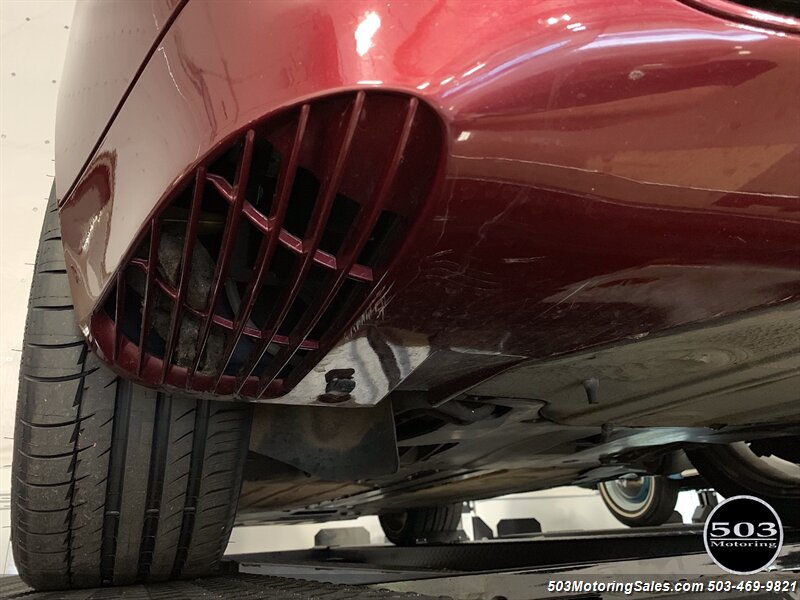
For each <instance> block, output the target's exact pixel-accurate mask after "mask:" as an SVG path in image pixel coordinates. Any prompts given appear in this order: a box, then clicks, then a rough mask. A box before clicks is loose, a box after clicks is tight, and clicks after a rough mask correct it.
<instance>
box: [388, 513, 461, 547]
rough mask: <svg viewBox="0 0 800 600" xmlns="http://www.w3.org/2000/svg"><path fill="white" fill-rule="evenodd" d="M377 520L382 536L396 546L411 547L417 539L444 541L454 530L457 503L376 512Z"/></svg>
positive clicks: (456, 528) (459, 516) (459, 518)
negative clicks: (381, 529) (385, 512)
mask: <svg viewBox="0 0 800 600" xmlns="http://www.w3.org/2000/svg"><path fill="white" fill-rule="evenodd" d="M380 522H381V527H382V528H383V533H384V534H386V538H387V539H388V540H389V541H390V542H392V543H393V544H395V545H397V546H413V545H415V544H416V543H417V542H418V541H427V542H444V541H448V540H450V539H451V538H453V537H454V535H455V533H456V531H458V524H459V523H460V522H461V502H459V503H457V504H448V505H446V506H432V507H427V508H410V509H408V510H406V511H403V512H398V513H387V514H383V515H380Z"/></svg>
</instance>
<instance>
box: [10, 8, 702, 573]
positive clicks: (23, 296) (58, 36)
mask: <svg viewBox="0 0 800 600" xmlns="http://www.w3.org/2000/svg"><path fill="white" fill-rule="evenodd" d="M131 1H133V0H131ZM73 8H74V2H73V1H72V0H51V1H40V0H36V1H34V0H0V573H3V572H14V569H13V565H12V561H11V555H10V548H9V541H8V532H9V511H8V506H9V495H8V494H9V486H10V480H11V472H10V465H11V448H12V437H13V422H14V411H15V403H16V396H17V384H18V381H17V377H18V372H19V366H20V348H21V346H22V334H23V329H24V324H25V315H26V310H27V300H28V294H29V290H30V283H31V274H32V268H33V260H34V256H35V252H36V245H37V240H38V236H39V230H40V228H41V222H42V218H43V211H44V209H45V206H46V202H47V197H48V193H49V191H50V186H51V185H52V182H53V172H54V171H53V134H54V125H55V106H56V96H57V91H58V84H59V79H60V76H61V66H62V62H63V57H64V53H65V49H66V45H67V39H68V36H69V26H70V23H71V19H72V12H73ZM556 498H557V500H556ZM694 505H696V501H694V497H693V495H686V494H684V495H682V499H681V503H680V505H679V509H680V510H681V512H682V513H683V514H684V517H687V516H690V515H691V512H692V510H693V508H694ZM476 512H477V514H478V515H480V516H481V517H482V518H483V519H484V520H485V521H486V522H487V523H488V524H489V525H490V526H494V525H495V524H496V522H497V520H498V519H500V518H504V517H509V516H513V517H522V516H536V517H537V518H539V519H540V521H541V522H542V524H543V526H544V528H545V529H546V530H550V531H552V530H557V529H584V528H585V529H602V528H609V527H616V526H618V523H617V522H616V521H615V520H614V519H613V517H611V515H610V514H609V513H608V511H607V510H606V509H605V507H604V506H603V504H602V502H601V501H600V500H599V497H598V496H597V494H596V493H594V492H591V491H587V490H581V489H578V488H564V489H561V490H549V491H547V492H543V493H539V494H527V495H523V496H514V497H510V498H505V499H498V500H491V501H486V502H481V503H478V504H477V508H476ZM352 524H353V523H344V522H343V523H336V524H331V525H329V527H345V526H351V525H352ZM356 524H358V525H363V526H365V527H367V529H368V530H369V531H370V533H371V537H372V541H373V542H382V541H383V536H382V534H381V532H380V528H379V526H378V523H377V519H375V518H374V517H373V518H364V519H360V520H359V521H358V522H357V523H356ZM319 528H320V525H293V526H269V527H249V528H243V529H237V530H235V531H234V534H233V537H232V539H231V545H230V547H229V551H230V552H255V551H263V550H282V549H289V548H302V547H307V546H310V545H312V544H313V538H314V534H315V532H316V531H317V530H318V529H319ZM265 545H266V546H268V547H265Z"/></svg>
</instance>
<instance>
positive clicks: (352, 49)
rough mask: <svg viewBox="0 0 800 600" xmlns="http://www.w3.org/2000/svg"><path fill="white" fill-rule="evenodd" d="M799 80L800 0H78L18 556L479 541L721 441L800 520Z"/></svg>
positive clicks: (18, 445)
mask: <svg viewBox="0 0 800 600" xmlns="http://www.w3.org/2000/svg"><path fill="white" fill-rule="evenodd" d="M798 98H800V3H798V2H797V0H740V1H729V0H619V1H615V2H611V1H605V2H603V1H599V0H574V1H572V2H564V1H563V0H561V1H557V0H542V1H539V2H530V1H529V0H505V1H498V2H484V3H473V2H458V1H447V0H438V1H433V0H431V1H409V2H403V1H397V0H395V1H392V2H384V1H378V0H342V1H338V2H327V1H323V0H302V1H300V0H294V1H292V0H286V1H283V0H271V1H269V2H266V1H264V2H249V3H245V2H213V1H209V2H206V1H203V0H189V1H186V0H147V1H138V2H128V3H124V4H123V3H103V2H89V1H86V2H79V3H78V7H77V12H76V15H75V20H74V23H73V26H72V32H71V40H70V47H69V52H68V54H67V56H66V64H65V73H64V78H63V85H62V88H61V90H60V98H59V105H58V120H57V138H56V146H57V147H56V183H55V188H54V191H53V194H52V197H51V201H50V208H49V210H48V212H47V215H46V218H45V222H44V227H43V230H42V235H41V241H40V246H39V252H38V257H37V261H36V269H35V275H34V282H33V291H32V293H31V299H30V311H29V315H28V322H27V329H26V334H25V346H24V351H23V365H22V373H21V378H20V393H19V404H18V409H17V421H16V435H15V459H14V466H13V490H12V497H13V499H12V503H11V506H12V518H13V525H12V536H13V547H14V555H15V559H16V563H17V566H18V568H19V571H20V574H21V575H22V577H23V578H24V579H25V580H26V581H27V582H28V583H29V584H30V585H32V586H34V587H36V588H42V589H44V588H66V587H81V586H96V585H101V584H102V585H106V584H125V583H131V582H136V581H156V580H163V579H167V578H171V577H184V576H192V575H198V574H205V573H208V572H210V571H211V570H212V569H213V568H214V567H215V565H216V563H217V562H218V561H219V559H220V557H221V556H222V554H223V552H224V551H225V546H226V543H227V539H228V536H229V534H230V531H231V527H232V526H233V525H234V523H261V522H275V521H284V522H289V521H303V520H304V521H309V520H312V521H322V520H329V519H344V518H351V517H354V516H357V515H366V514H377V515H380V516H381V522H382V524H383V526H384V529H385V531H386V534H387V536H388V538H389V539H390V540H391V541H393V542H395V543H398V544H410V543H415V542H418V541H420V540H427V541H431V540H441V539H447V537H448V536H449V535H450V534H451V533H452V530H453V529H454V528H455V527H456V525H457V523H458V519H459V515H460V506H461V502H462V501H465V500H472V499H479V498H486V497H491V496H497V495H500V494H506V493H510V492H520V491H525V490H535V489H542V488H548V487H552V486H558V485H564V484H579V485H596V484H597V483H598V482H602V481H608V480H616V479H617V478H619V477H623V476H624V477H629V478H630V477H634V476H636V475H660V476H667V477H669V476H671V475H673V476H674V475H675V474H676V473H679V472H681V471H683V470H685V469H687V468H690V465H689V463H688V462H687V457H688V460H690V461H691V463H693V464H694V466H695V467H696V468H697V469H698V470H699V471H700V474H701V475H702V476H703V477H704V478H705V480H706V481H708V482H710V483H711V484H712V485H714V486H715V487H716V489H717V490H719V491H720V492H721V493H723V494H738V493H743V494H750V495H755V496H760V497H762V498H765V499H767V500H768V501H769V502H770V503H771V504H772V505H773V506H775V507H776V508H777V509H778V510H779V511H781V512H782V514H783V516H784V521H785V522H787V523H795V524H797V523H798V517H799V516H800V465H798V463H800V443H798V442H799V441H800V102H798ZM662 481H663V478H662ZM640 487H641V486H640ZM648 489H650V490H655V489H658V486H655V485H653V486H648ZM637 490H639V488H637ZM639 491H640V490H639ZM639 491H637V492H636V493H637V494H638V493H639ZM639 501H642V502H644V504H643V505H642V506H643V508H642V506H640V507H639V508H637V509H636V510H635V511H634V512H635V513H636V514H638V515H639V516H641V517H642V518H647V519H649V521H650V522H657V521H659V520H663V519H665V518H666V516H668V515H665V514H663V513H664V512H665V511H664V510H660V509H659V508H658V506H657V505H658V503H659V498H658V497H657V495H652V497H650V496H648V498H644V499H641V498H639Z"/></svg>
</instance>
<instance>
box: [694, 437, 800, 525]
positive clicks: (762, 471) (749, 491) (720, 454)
mask: <svg viewBox="0 0 800 600" xmlns="http://www.w3.org/2000/svg"><path fill="white" fill-rule="evenodd" d="M743 450H744V448H743V445H742V444H730V445H713V446H712V445H709V446H702V447H698V448H694V449H691V450H687V451H686V455H687V456H688V457H689V460H690V461H691V462H692V464H693V465H694V466H695V468H696V469H697V470H698V472H699V473H700V475H702V476H703V477H704V478H705V480H706V481H708V483H709V484H711V486H713V487H714V489H715V490H716V491H717V492H718V493H720V494H722V495H723V496H725V497H730V496H740V495H747V496H756V497H757V498H761V499H762V500H764V501H765V502H767V503H768V504H770V505H772V507H773V508H774V509H775V510H776V511H777V512H778V514H779V515H780V517H781V520H782V521H783V524H784V525H790V526H794V527H797V526H800V481H798V479H796V478H791V477H786V476H785V475H782V474H781V472H780V471H776V470H775V469H773V468H772V467H770V466H769V465H768V464H767V463H766V462H765V461H763V459H761V458H759V457H757V456H756V455H754V454H753V455H750V454H749V453H747V452H744V451H743Z"/></svg>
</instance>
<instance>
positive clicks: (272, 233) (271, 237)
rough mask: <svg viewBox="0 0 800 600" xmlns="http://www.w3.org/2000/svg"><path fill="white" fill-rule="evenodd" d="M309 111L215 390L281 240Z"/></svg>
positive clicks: (302, 118)
mask: <svg viewBox="0 0 800 600" xmlns="http://www.w3.org/2000/svg"><path fill="white" fill-rule="evenodd" d="M309 112H310V107H309V105H308V104H304V105H303V107H302V108H301V109H300V117H299V119H298V120H297V126H296V128H295V135H294V140H293V142H292V149H291V152H290V154H289V160H287V161H284V163H283V167H282V170H281V173H280V175H279V176H278V187H277V194H276V198H275V201H274V202H273V203H272V207H271V209H270V215H269V217H268V218H267V221H269V222H270V223H271V227H270V230H269V231H268V235H265V236H264V237H263V238H262V239H261V244H260V245H259V251H258V259H257V260H256V265H257V266H256V269H257V270H256V275H255V277H254V278H253V279H252V280H251V281H250V283H249V285H248V287H247V292H246V293H245V300H244V301H243V302H242V305H243V307H244V308H243V309H242V310H240V313H241V314H240V315H238V318H237V320H236V322H235V326H234V328H233V335H232V336H230V339H229V340H228V342H227V345H226V347H225V350H224V352H223V354H222V361H221V363H220V368H219V375H218V376H217V379H216V381H215V382H214V389H215V390H216V389H217V388H218V387H219V383H220V380H221V379H222V377H223V375H224V374H225V370H226V369H227V368H228V364H229V363H230V360H231V356H232V354H233V351H234V349H235V348H236V346H237V345H238V344H239V341H240V339H241V337H242V333H243V332H244V328H245V325H246V324H247V321H248V320H249V319H250V315H251V313H252V312H253V307H254V305H255V302H256V299H257V298H258V295H259V293H261V287H262V285H263V283H264V278H265V276H266V275H267V273H268V269H269V266H270V264H271V263H272V258H273V256H274V254H275V248H276V247H277V246H278V242H279V240H280V231H281V227H282V225H283V219H284V216H285V215H286V209H287V208H288V206H289V196H290V194H291V191H292V186H293V185H294V178H295V173H296V171H297V161H298V158H299V156H300V147H301V145H302V143H303V135H304V134H305V130H306V124H307V123H308V114H309ZM250 206H252V205H250ZM259 214H260V213H259ZM276 230H277V233H276ZM258 337H259V339H265V335H264V333H262V332H261V331H259V336H258ZM287 341H288V340H287ZM244 381H246V379H242V380H241V383H242V384H243V383H244ZM240 390H241V385H237V389H236V391H237V393H238V392H239V391H240Z"/></svg>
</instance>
